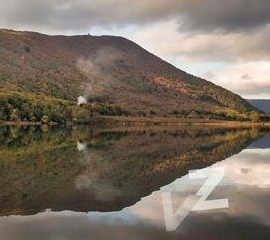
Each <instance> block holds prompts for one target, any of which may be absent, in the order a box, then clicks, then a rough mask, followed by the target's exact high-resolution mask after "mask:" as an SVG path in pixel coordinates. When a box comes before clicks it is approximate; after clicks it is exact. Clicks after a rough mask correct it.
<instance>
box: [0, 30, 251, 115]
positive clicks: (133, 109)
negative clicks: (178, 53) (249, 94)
mask: <svg viewBox="0 0 270 240" xmlns="http://www.w3.org/2000/svg"><path fill="white" fill-rule="evenodd" d="M0 86H1V87H2V89H5V88H6V89H11V88H12V89H16V90H19V91H26V92H31V93H34V94H44V95H46V96H49V97H56V98H61V99H65V100H71V101H75V100H76V99H77V97H78V96H80V95H84V96H86V97H87V98H88V99H89V100H92V101H100V102H104V103H106V104H111V105H112V106H119V107H121V108H122V109H124V110H126V111H128V112H129V113H132V114H157V115H164V114H166V115H170V114H179V115H190V114H191V115H193V116H194V117H197V116H198V114H199V115H201V116H203V117H207V116H208V117H209V115H211V116H233V115H239V113H244V114H245V113H246V112H250V111H253V110H255V108H254V107H253V106H251V105H250V104H249V103H248V102H246V101H245V100H244V99H242V98H241V97H240V96H238V95H236V94H234V93H232V92H230V91H228V90H226V89H223V88H221V87H218V86H216V85H214V84H213V83H211V82H209V81H206V80H204V79H200V78H197V77H195V76H192V75H189V74H187V73H185V72H183V71H181V70H179V69H177V68H175V67H174V66H172V65H171V64H169V63H167V62H165V61H163V60H161V59H160V58H158V57H156V56H154V55H153V54H151V53H149V52H147V51H146V50H144V49H143V48H141V47H140V46H138V45H137V44H135V43H133V42H131V41H129V40H127V39H125V38H121V37H113V36H101V37H95V36H90V35H87V36H48V35H43V34H39V33H32V32H15V31H9V30H0Z"/></svg>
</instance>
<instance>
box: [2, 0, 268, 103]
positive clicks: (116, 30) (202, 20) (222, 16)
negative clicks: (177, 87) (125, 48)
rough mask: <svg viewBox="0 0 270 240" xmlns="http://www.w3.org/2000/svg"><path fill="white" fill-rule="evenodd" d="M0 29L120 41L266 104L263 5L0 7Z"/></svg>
mask: <svg viewBox="0 0 270 240" xmlns="http://www.w3.org/2000/svg"><path fill="white" fill-rule="evenodd" d="M0 28H7V29H14V30H28V31H37V32H41V33H47V34H53V35H54V34H57V35H58V34H66V35H77V34H88V33H90V34H91V35H118V36H123V37H126V38H128V39H130V40H133V41H135V42H136V43H137V44H139V45H140V46H142V47H144V48H145V49H147V50H148V51H150V52H152V53H154V54H155V55H157V56H159V57H161V58H163V59H164V60H166V61H168V62H170V63H171V64H173V65H175V66H176V67H178V68H180V69H182V70H184V71H187V72H189V73H191V74H194V75H196V76H199V77H202V78H205V79H207V80H209V81H212V82H214V83H215V84H218V85H221V86H223V87H225V88H227V89H229V90H232V91H233V92H235V93H237V94H239V95H241V96H243V97H245V98H270V54H269V53H270V0H138V1H136V0H42V1H38V0H1V1H0Z"/></svg>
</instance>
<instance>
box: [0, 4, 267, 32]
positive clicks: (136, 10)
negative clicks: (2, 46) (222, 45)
mask: <svg viewBox="0 0 270 240" xmlns="http://www.w3.org/2000/svg"><path fill="white" fill-rule="evenodd" d="M166 19H178V20H179V22H180V23H181V24H180V28H179V29H181V30H184V29H186V30H200V31H212V30H225V31H239V30H240V31H242V30H247V29H250V28H254V27H259V26H263V25H265V24H267V23H270V1H269V0H226V1H224V0H223V1H222V0H192V1H190V0H166V1H163V0H144V1H130V0H56V1H54V0H46V1H36V0H3V1H1V3H0V24H1V25H2V26H6V27H11V28H12V27H26V28H28V29H29V28H30V29H33V28H42V27H44V28H46V29H48V30H52V31H56V30H57V31H80V30H88V29H90V28H91V27H95V26H103V27H106V26H115V25H118V26H123V25H128V24H135V25H136V24H147V23H153V22H157V21H161V20H166Z"/></svg>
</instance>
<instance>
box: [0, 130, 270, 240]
mask: <svg viewBox="0 0 270 240" xmlns="http://www.w3.org/2000/svg"><path fill="white" fill-rule="evenodd" d="M267 134H268V129H262V128H253V129H246V128H242V129H233V128H230V129H219V128H215V129H207V128H205V129H198V128H194V127H189V128H184V129H160V128H159V129H148V130H145V129H142V130H136V131H135V130H130V129H129V130H126V131H120V130H116V131H110V132H107V131H104V130H97V129H91V128H83V127H82V128H77V129H74V128H69V129H59V128H55V129H49V130H47V131H46V132H44V131H42V129H39V128H35V129H30V128H25V129H21V128H17V129H11V128H5V129H1V138H0V142H1V146H0V152H1V155H0V169H1V170H0V174H1V175H0V178H1V191H0V200H1V201H0V212H1V215H2V216H3V217H1V218H0V235H1V238H3V239H5V240H17V239H20V240H23V239H28V240H32V239H53V240H55V239H59V240H61V239H76V240H81V239H108V238H110V239H194V238H199V239H254V238H255V237H257V238H258V237H259V238H260V239H264V238H265V239H266V237H267V236H269V235H268V234H269V233H270V228H269V224H270V217H269V216H268V215H269V214H268V211H269V199H270V189H269V187H270V186H269V183H270V179H269V178H270V174H269V169H270V168H269V167H270V163H269V160H268V159H269V157H270V150H269V149H268V148H267V146H266V145H265V141H263V142H264V144H263V149H261V148H260V142H262V141H257V140H259V139H261V138H262V137H265V135H267ZM266 138H267V137H266ZM254 141H256V142H257V143H256V144H252V143H253V142H254ZM258 142H259V143H258ZM243 149H244V150H243ZM240 151H241V152H240ZM239 152H240V153H239ZM203 167H209V168H217V167H222V168H224V169H225V176H224V178H223V180H222V182H221V183H220V184H219V185H218V186H217V187H216V188H215V190H214V191H213V192H212V194H211V195H210V197H209V199H222V198H224V197H225V198H228V199H229V202H230V206H229V208H228V209H218V210H208V211H192V212H190V213H189V214H188V216H187V217H186V218H185V219H184V221H183V222H182V223H181V225H180V226H179V227H178V228H177V230H176V231H175V232H166V231H165V223H164V213H163V206H162V192H163V191H164V190H165V189H166V191H168V190H169V191H171V192H172V201H173V209H174V210H176V209H177V208H178V207H179V206H180V205H181V204H182V203H183V202H184V201H185V199H186V198H187V196H189V195H194V194H196V193H197V192H198V190H199V189H200V188H201V181H198V180H196V179H193V180H191V179H189V177H188V175H187V173H188V171H189V170H191V169H199V168H203ZM45 209H51V210H47V211H45V212H44V210H45ZM66 210H72V211H66ZM55 211H62V212H55ZM86 212H87V213H86ZM33 214H36V215H33ZM18 215H20V216H18ZM5 216H7V217H5Z"/></svg>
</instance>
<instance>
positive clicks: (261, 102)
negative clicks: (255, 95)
mask: <svg viewBox="0 0 270 240" xmlns="http://www.w3.org/2000/svg"><path fill="white" fill-rule="evenodd" d="M247 101H248V102H249V103H250V104H251V105H253V106H254V107H256V108H258V109H260V110H261V111H263V112H265V113H270V100H269V99H250V100H247Z"/></svg>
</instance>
